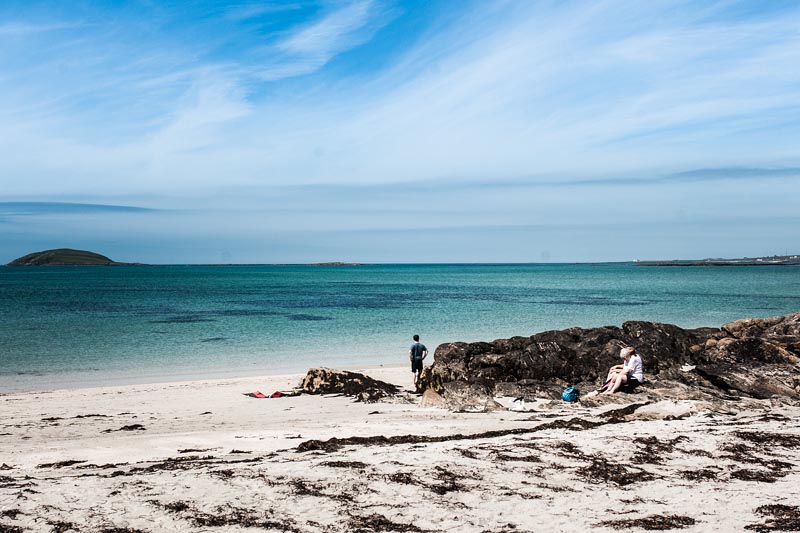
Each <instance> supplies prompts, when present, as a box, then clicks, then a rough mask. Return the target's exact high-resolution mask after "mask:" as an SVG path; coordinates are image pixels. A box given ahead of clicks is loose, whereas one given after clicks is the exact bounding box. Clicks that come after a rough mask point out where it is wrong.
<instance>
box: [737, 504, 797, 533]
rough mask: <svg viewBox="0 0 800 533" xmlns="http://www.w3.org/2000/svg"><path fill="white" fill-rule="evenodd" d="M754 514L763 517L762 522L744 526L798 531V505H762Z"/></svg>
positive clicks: (752, 529) (762, 529) (759, 529)
mask: <svg viewBox="0 0 800 533" xmlns="http://www.w3.org/2000/svg"><path fill="white" fill-rule="evenodd" d="M755 512H756V514H758V515H761V516H763V517H765V519H764V523H762V524H749V525H746V526H744V528H745V529H747V530H750V531H759V532H766V531H800V507H798V506H796V505H781V504H772V505H762V506H761V507H758V508H756V511H755Z"/></svg>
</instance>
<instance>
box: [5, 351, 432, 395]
mask: <svg viewBox="0 0 800 533" xmlns="http://www.w3.org/2000/svg"><path fill="white" fill-rule="evenodd" d="M430 362H433V357H432V356H430ZM426 363H428V360H426ZM298 368H300V367H298ZM303 368H305V370H302V371H301V370H297V371H291V370H289V371H286V372H283V371H281V372H279V373H276V374H262V373H258V374H254V375H242V374H239V373H236V374H235V375H231V376H220V375H219V373H216V374H213V375H200V374H198V375H194V376H193V375H190V374H187V375H184V374H178V375H176V376H175V377H177V378H178V379H171V377H172V376H170V377H168V378H165V379H164V380H148V379H145V380H140V379H138V377H134V378H132V379H135V380H136V381H130V382H125V381H116V380H115V379H114V378H111V382H109V379H108V377H107V376H106V378H105V380H104V381H99V382H97V383H95V384H90V383H82V384H80V385H76V386H74V387H69V386H61V387H59V386H55V387H51V388H48V387H43V388H36V389H25V390H4V389H2V388H0V398H3V397H6V396H14V395H22V394H47V393H56V392H64V391H80V390H84V389H88V390H98V389H103V388H115V389H119V388H134V387H148V386H153V385H159V386H164V387H170V386H184V385H187V384H193V383H203V384H218V383H226V382H239V381H242V382H245V381H257V380H264V381H268V382H272V381H275V380H276V379H283V378H293V379H296V378H297V376H300V379H301V380H302V377H303V376H305V374H306V372H307V371H308V369H309V366H305V367H303ZM326 368H337V369H339V370H349V371H352V372H361V373H368V374H370V375H372V374H373V373H376V374H380V373H381V372H382V371H386V372H389V373H391V372H394V371H400V370H408V369H407V368H406V366H401V365H389V364H379V363H378V364H374V365H344V366H336V367H326ZM232 372H237V371H232ZM408 373H409V375H410V374H411V372H410V370H408ZM184 376H185V378H184Z"/></svg>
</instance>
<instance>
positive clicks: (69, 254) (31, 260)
mask: <svg viewBox="0 0 800 533" xmlns="http://www.w3.org/2000/svg"><path fill="white" fill-rule="evenodd" d="M129 264H131V263H118V262H116V261H113V260H112V259H109V258H108V257H106V256H104V255H100V254H97V253H94V252H87V251H86V250H72V249H70V248H58V249H56V250H45V251H43V252H34V253H32V254H28V255H26V256H23V257H20V258H19V259H14V260H13V261H11V262H10V263H8V265H7V266H120V265H129Z"/></svg>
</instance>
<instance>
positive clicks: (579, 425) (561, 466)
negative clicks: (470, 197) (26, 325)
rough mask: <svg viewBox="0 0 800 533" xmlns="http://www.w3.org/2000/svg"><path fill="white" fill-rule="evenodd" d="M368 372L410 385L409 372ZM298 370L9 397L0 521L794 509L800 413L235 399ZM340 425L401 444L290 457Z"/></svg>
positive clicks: (515, 522)
mask: <svg viewBox="0 0 800 533" xmlns="http://www.w3.org/2000/svg"><path fill="white" fill-rule="evenodd" d="M368 373H369V375H371V376H372V377H375V378H377V379H382V380H385V381H389V382H393V383H397V384H400V385H403V386H406V387H407V386H408V385H409V381H410V372H408V370H407V369H406V368H405V367H403V368H389V369H370V370H369V371H368ZM301 379H302V376H301V375H288V376H270V377H262V378H247V379H226V380H205V381H194V382H184V383H170V384H155V385H131V386H123V387H113V388H91V389H75V390H62V391H53V392H40V393H22V394H8V395H4V396H0V406H1V407H0V409H1V411H2V420H1V421H0V465H2V466H1V468H2V469H3V470H2V471H0V524H1V525H0V531H58V532H69V531H107V532H112V531H113V532H118V533H119V532H128V533H130V532H136V531H148V532H159V531H244V530H247V529H250V528H255V529H258V530H268V531H297V532H309V533H310V532H335V531H364V532H366V531H414V532H419V531H453V532H461V531H463V532H496V533H497V532H524V531H580V530H585V529H592V530H597V531H612V530H614V529H630V528H636V527H642V526H652V527H648V529H671V528H677V527H682V528H684V530H685V531H741V530H744V529H745V527H746V526H748V525H751V526H754V527H755V530H757V531H759V530H763V531H767V530H770V529H758V527H762V526H763V527H768V526H769V524H771V523H773V522H770V520H773V519H775V513H776V512H778V511H780V510H781V509H783V510H784V511H786V509H789V508H788V507H787V508H763V507H762V506H767V505H773V506H774V505H775V504H779V505H785V506H794V505H797V504H798V502H800V475H799V474H798V466H799V465H800V436H797V435H798V434H800V433H799V432H798V431H797V423H796V421H797V420H798V416H800V408H797V407H790V406H779V407H776V406H772V405H770V403H769V402H768V401H756V400H748V401H746V402H740V405H739V404H737V406H736V407H734V406H729V405H727V404H725V405H724V406H719V405H717V406H712V405H709V404H703V403H692V402H682V403H673V404H659V405H653V404H650V405H646V406H643V407H641V408H639V409H635V408H631V409H629V410H628V411H632V413H628V414H625V412H622V413H619V414H618V415H617V416H602V413H603V412H605V411H608V410H610V409H616V408H620V407H623V406H624V405H627V404H629V403H630V401H631V399H633V398H632V397H631V398H620V400H622V401H625V402H627V403H623V404H615V405H613V406H609V405H605V406H598V407H586V406H582V405H570V404H565V403H561V402H556V403H554V404H553V405H552V406H549V407H548V406H542V408H541V409H539V410H536V411H533V412H513V411H495V412H491V413H472V414H471V413H452V412H449V411H446V410H444V409H442V408H435V407H420V406H419V405H417V404H402V403H376V404H362V403H355V402H353V400H352V399H351V398H348V397H343V396H335V397H331V396H328V397H326V396H309V395H302V396H298V397H284V398H277V399H254V398H249V397H247V396H244V395H243V393H246V392H250V391H254V390H260V391H262V392H264V393H267V394H269V393H271V392H273V391H275V390H280V389H283V390H286V389H287V388H290V387H291V386H294V385H297V384H299V382H300V380H301ZM670 414H671V415H678V417H677V418H676V419H668V418H670V417H669V416H666V415H670ZM687 415H688V416H687ZM665 416H666V418H667V419H665ZM567 420H571V422H568V423H567V422H564V421H567ZM559 421H561V422H559ZM554 422H555V423H554ZM123 428H126V429H123ZM495 430H496V433H493V434H488V435H485V434H484V435H480V434H481V433H484V432H487V431H495ZM459 434H461V435H460V436H459ZM401 436H409V437H401ZM334 437H335V438H338V439H346V438H349V437H400V438H397V439H394V440H393V441H392V440H390V441H386V440H385V439H372V440H370V439H362V440H361V441H350V442H348V441H345V442H343V443H340V444H341V446H331V445H329V444H328V445H325V444H324V443H316V444H313V443H312V444H311V445H305V446H304V447H303V449H309V450H310V451H299V450H298V446H299V445H300V444H301V443H304V442H307V441H311V440H321V441H325V440H327V439H330V438H334ZM417 437H440V438H438V439H433V440H434V442H426V441H425V440H426V439H425V438H417ZM428 440H431V439H428ZM604 478H610V479H609V481H607V482H604V481H603V479H604ZM759 508H761V509H759ZM757 509H758V512H757ZM776 509H778V511H776ZM769 512H772V515H770V514H769ZM787 512H788V511H787ZM771 516H772V518H770V517H771ZM648 517H651V518H650V519H649V521H648ZM653 517H654V518H653ZM665 517H666V518H665ZM609 520H617V521H620V520H621V521H622V522H617V523H615V524H614V523H604V522H605V521H609ZM626 521H629V522H626ZM758 525H760V526H758ZM756 526H757V527H756ZM17 528H18V529H17Z"/></svg>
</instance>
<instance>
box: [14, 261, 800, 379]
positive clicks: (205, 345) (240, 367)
mask: <svg viewBox="0 0 800 533" xmlns="http://www.w3.org/2000/svg"><path fill="white" fill-rule="evenodd" d="M797 311H800V267H798V266H753V267H747V266H719V267H644V266H638V265H636V264H635V263H605V264H549V263H548V264H452V265H430V264H426V265H406V264H403V265H360V266H292V265H288V266H271V265H270V266H195V265H187V266H119V267H0V393H2V392H16V391H28V390H53V389H60V388H73V387H88V386H99V385H115V384H126V383H151V382H164V381H181V380H190V379H201V378H202V379H205V378H229V377H244V376H259V375H268V374H283V373H294V372H302V371H305V370H306V369H307V368H309V367H312V366H329V367H339V368H365V367H373V366H374V367H377V366H381V365H385V366H397V365H405V364H407V361H408V358H407V353H408V347H409V345H410V344H411V337H412V335H414V334H419V335H420V336H421V337H422V342H423V343H424V344H426V345H427V346H428V348H429V349H430V350H431V352H433V350H434V348H435V347H436V346H437V345H439V344H441V343H445V342H453V341H467V342H472V341H491V340H494V339H498V338H505V337H511V336H514V335H523V336H529V335H532V334H534V333H538V332H541V331H545V330H551V329H562V328H567V327H572V326H580V327H593V326H604V325H621V324H622V322H624V321H626V320H649V321H657V322H667V323H672V324H677V325H679V326H682V327H699V326H720V325H722V324H724V323H726V322H729V321H732V320H736V319H739V318H744V317H766V316H774V315H782V314H787V313H792V312H797Z"/></svg>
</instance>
